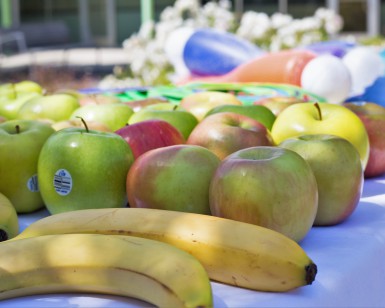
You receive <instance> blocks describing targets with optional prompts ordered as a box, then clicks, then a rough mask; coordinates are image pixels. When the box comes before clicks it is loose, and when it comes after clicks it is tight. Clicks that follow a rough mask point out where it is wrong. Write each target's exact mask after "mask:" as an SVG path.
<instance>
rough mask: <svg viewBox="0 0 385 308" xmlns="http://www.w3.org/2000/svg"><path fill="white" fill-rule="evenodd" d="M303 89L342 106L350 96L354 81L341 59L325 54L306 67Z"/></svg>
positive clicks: (303, 72)
mask: <svg viewBox="0 0 385 308" xmlns="http://www.w3.org/2000/svg"><path fill="white" fill-rule="evenodd" d="M301 87H302V88H303V89H305V90H307V91H310V92H313V93H316V94H317V95H320V96H322V97H324V98H325V99H327V101H328V102H329V103H334V104H341V103H343V102H344V101H345V100H346V99H347V98H348V97H349V95H350V91H351V87H352V81H351V76H350V72H349V69H348V68H347V67H346V66H345V65H344V63H343V62H342V60H341V58H338V57H336V56H334V55H331V54H324V55H320V56H318V57H316V58H314V59H313V60H311V61H310V62H309V63H308V64H307V65H306V67H305V68H304V70H303V71H302V75H301Z"/></svg>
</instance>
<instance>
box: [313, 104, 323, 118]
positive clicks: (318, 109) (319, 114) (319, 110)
mask: <svg viewBox="0 0 385 308" xmlns="http://www.w3.org/2000/svg"><path fill="white" fill-rule="evenodd" d="M314 106H315V107H316V108H317V111H318V116H319V120H320V121H322V112H321V108H320V106H319V104H318V103H314Z"/></svg>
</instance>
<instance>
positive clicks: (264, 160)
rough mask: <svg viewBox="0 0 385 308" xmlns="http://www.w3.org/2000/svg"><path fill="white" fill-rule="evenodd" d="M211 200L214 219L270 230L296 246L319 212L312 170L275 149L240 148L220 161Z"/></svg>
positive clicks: (292, 155)
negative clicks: (286, 237) (280, 234)
mask: <svg viewBox="0 0 385 308" xmlns="http://www.w3.org/2000/svg"><path fill="white" fill-rule="evenodd" d="M209 198H210V209H211V213H212V215H214V216H218V217H224V218H228V219H233V220H237V221H242V222H246V223H251V224H255V225H259V226H262V227H266V228H269V229H273V230H275V231H278V232H281V233H282V234H284V235H286V236H288V237H290V238H291V239H293V240H295V241H297V242H299V241H301V240H302V239H303V238H304V237H305V236H306V234H307V233H308V232H309V231H310V229H311V227H312V226H313V223H314V219H315V216H316V214H317V208H318V190H317V182H316V179H315V176H314V173H313V171H312V169H311V167H310V166H309V164H308V163H307V162H306V160H305V159H304V158H302V157H301V156H300V155H299V154H297V153H296V152H294V151H292V150H288V149H284V148H281V147H277V146H273V147H270V146H257V147H251V148H247V149H243V150H239V151H237V152H234V153H233V154H230V155H229V156H228V157H226V158H225V159H224V160H222V161H221V163H220V164H219V166H218V168H217V169H216V171H215V173H214V175H213V177H212V180H211V183H210V193H209Z"/></svg>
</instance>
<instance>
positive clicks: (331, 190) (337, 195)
mask: <svg viewBox="0 0 385 308" xmlns="http://www.w3.org/2000/svg"><path fill="white" fill-rule="evenodd" d="M278 146H280V147H283V148H285V149H290V150H292V151H295V152H296V153H298V154H299V155H301V156H302V157H303V158H304V159H305V160H306V161H307V162H308V163H309V165H310V167H311V169H312V170H313V173H314V175H315V177H316V180H317V187H318V210H317V215H316V218H315V221H314V224H315V225H318V226H329V225H336V224H339V223H341V222H343V221H345V220H346V219H347V218H348V217H349V216H350V215H351V214H352V213H353V212H354V210H355V209H356V207H357V205H358V202H359V201H360V198H361V193H362V188H363V184H364V177H363V167H362V164H361V160H360V155H359V153H358V151H357V149H356V148H355V147H354V146H353V145H352V144H351V143H350V142H349V141H348V140H346V139H345V138H341V137H338V136H335V135H326V134H315V135H303V136H298V137H292V138H289V139H285V140H284V141H282V142H281V143H280V144H279V145H278Z"/></svg>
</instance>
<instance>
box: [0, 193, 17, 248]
mask: <svg viewBox="0 0 385 308" xmlns="http://www.w3.org/2000/svg"><path fill="white" fill-rule="evenodd" d="M18 233H19V218H18V217H17V212H16V209H15V208H14V206H13V204H12V203H11V200H9V199H8V198H7V197H6V196H5V195H4V194H2V193H0V242H2V241H6V240H8V239H10V238H13V237H15V236H16V235H17V234H18Z"/></svg>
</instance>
